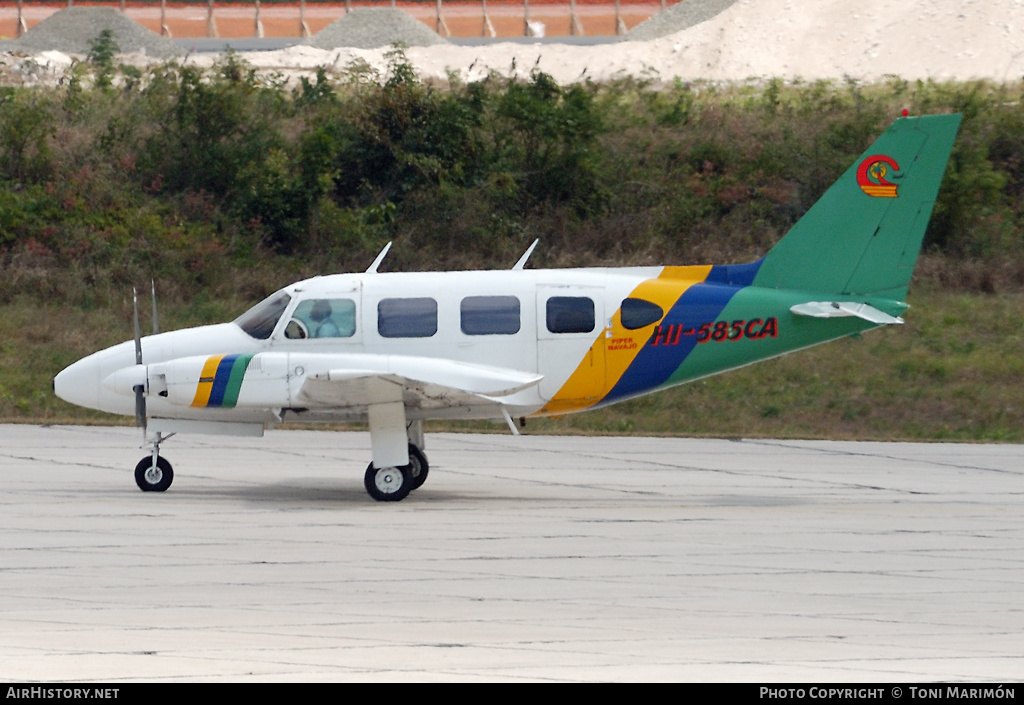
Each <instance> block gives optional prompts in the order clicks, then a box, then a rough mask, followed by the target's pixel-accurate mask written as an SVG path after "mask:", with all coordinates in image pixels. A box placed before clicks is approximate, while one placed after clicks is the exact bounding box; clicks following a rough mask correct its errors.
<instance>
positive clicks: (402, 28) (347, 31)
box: [307, 7, 448, 49]
mask: <svg viewBox="0 0 1024 705" xmlns="http://www.w3.org/2000/svg"><path fill="white" fill-rule="evenodd" d="M307 43H308V44H309V45H310V46H313V47H316V48H317V49H338V48H342V47H350V48H354V49H376V48H378V47H386V46H391V45H392V44H404V45H405V46H409V47H426V46H433V45H435V44H447V43H448V41H447V40H445V39H443V38H442V37H440V36H439V35H438V34H437V33H436V32H433V31H431V30H430V28H428V27H427V26H426V25H424V24H423V23H422V22H419V21H418V20H415V19H413V18H412V17H411V16H410V15H409V14H408V13H406V12H403V11H402V10H397V9H392V8H389V7H379V8H366V9H361V10H353V11H352V12H350V13H348V14H347V15H345V16H344V17H342V18H341V19H339V20H335V21H334V22H332V23H330V24H329V25H327V26H326V27H324V28H323V29H322V30H320V31H319V32H317V33H316V34H314V35H313V36H312V37H310V38H309V41H308V42H307Z"/></svg>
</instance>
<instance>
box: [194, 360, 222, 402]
mask: <svg viewBox="0 0 1024 705" xmlns="http://www.w3.org/2000/svg"><path fill="white" fill-rule="evenodd" d="M224 357H225V356H224V355H215V356H213V357H211V358H209V359H208V360H207V361H206V362H205V363H204V364H203V371H202V373H201V374H200V375H199V384H198V385H197V386H196V396H195V399H193V400H192V406H199V407H203V406H206V405H207V404H209V403H210V392H212V391H213V380H214V378H215V377H216V376H217V367H218V366H219V365H220V361H221V360H223V359H224Z"/></svg>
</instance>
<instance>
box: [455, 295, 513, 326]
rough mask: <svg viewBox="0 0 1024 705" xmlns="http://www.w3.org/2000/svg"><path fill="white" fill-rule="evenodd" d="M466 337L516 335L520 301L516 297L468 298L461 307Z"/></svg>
mask: <svg viewBox="0 0 1024 705" xmlns="http://www.w3.org/2000/svg"><path fill="white" fill-rule="evenodd" d="M460 312H461V314H462V332H463V333H465V334H466V335H515V334H516V333H518V332H519V326H520V323H519V318H520V316H519V299H517V298H516V297H515V296H467V297H466V298H464V299H463V300H462V304H461V305H460Z"/></svg>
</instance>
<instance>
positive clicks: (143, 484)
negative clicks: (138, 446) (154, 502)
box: [135, 455, 174, 492]
mask: <svg viewBox="0 0 1024 705" xmlns="http://www.w3.org/2000/svg"><path fill="white" fill-rule="evenodd" d="M172 482H174V470H173V469H172V468H171V464H170V463H169V462H167V461H166V460H165V459H164V458H162V457H158V458H157V459H156V466H154V465H153V456H152V455H147V456H146V457H145V458H143V459H142V460H140V461H139V464H138V465H136V466H135V484H136V485H138V486H139V489H140V490H142V491H143V492H163V491H164V490H166V489H167V488H168V487H170V486H171V483H172Z"/></svg>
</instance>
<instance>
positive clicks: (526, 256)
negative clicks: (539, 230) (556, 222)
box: [512, 238, 540, 270]
mask: <svg viewBox="0 0 1024 705" xmlns="http://www.w3.org/2000/svg"><path fill="white" fill-rule="evenodd" d="M538 242H540V238H537V239H536V240H534V241H533V244H532V245H530V246H529V247H527V248H526V252H524V253H523V256H522V257H520V258H519V261H518V262H516V263H515V264H514V265H512V269H514V270H515V269H522V268H523V267H525V266H526V260H528V259H530V255H532V254H533V249H534V248H535V247H537V243H538Z"/></svg>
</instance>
